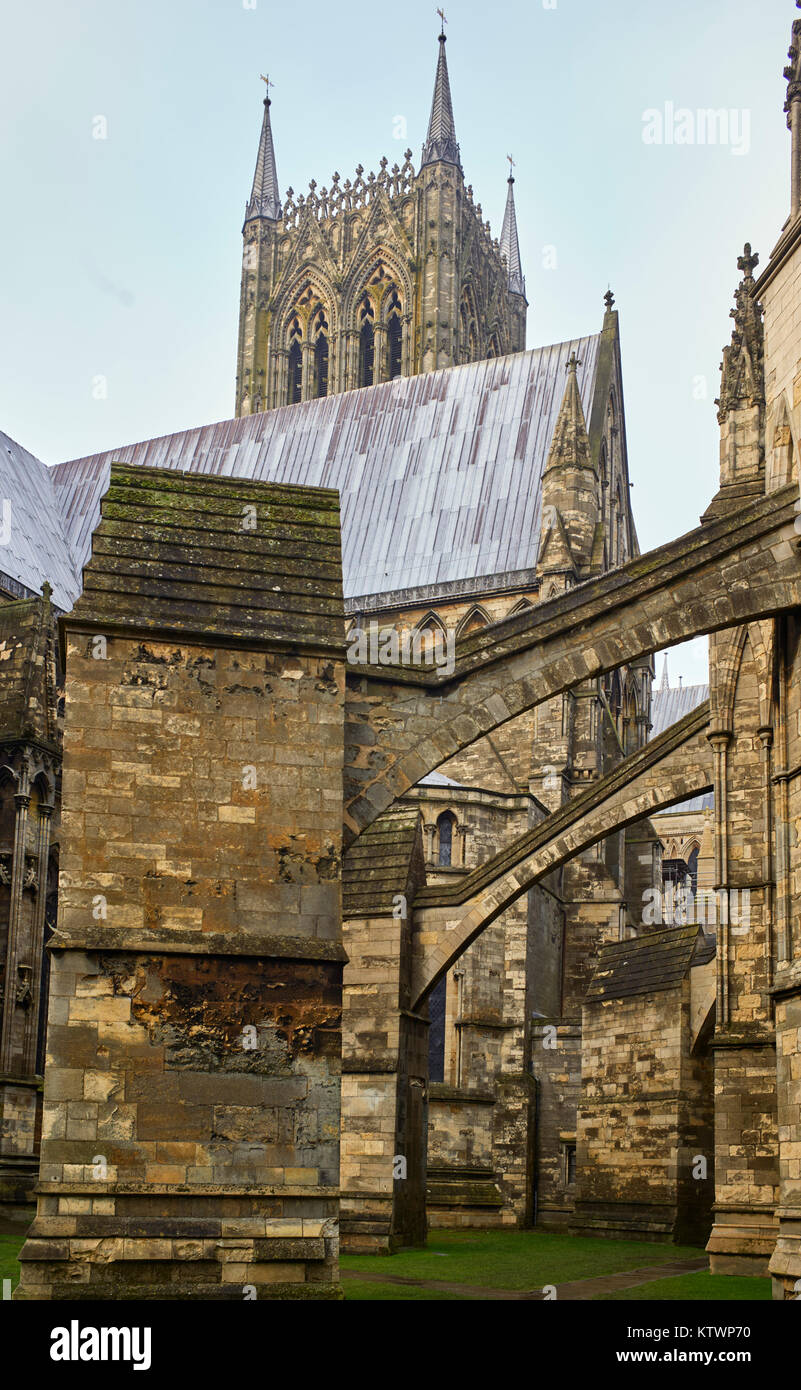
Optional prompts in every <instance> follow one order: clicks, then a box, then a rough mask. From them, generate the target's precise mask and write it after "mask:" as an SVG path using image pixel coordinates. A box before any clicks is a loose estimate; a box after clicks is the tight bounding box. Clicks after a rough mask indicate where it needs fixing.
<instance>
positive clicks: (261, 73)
mask: <svg viewBox="0 0 801 1390" xmlns="http://www.w3.org/2000/svg"><path fill="white" fill-rule="evenodd" d="M259 77H260V78H261V80H262V82H263V83H264V84H265V86H266V88H267V95H268V96H269V95H270V88H271V87H274V86H275V83H274V82H271V81H270V79H269V77H265V76H264V73H263V72H260V73H259Z"/></svg>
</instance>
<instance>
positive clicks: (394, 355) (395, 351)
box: [387, 290, 403, 381]
mask: <svg viewBox="0 0 801 1390" xmlns="http://www.w3.org/2000/svg"><path fill="white" fill-rule="evenodd" d="M402 366H403V324H402V323H401V302H400V299H399V298H398V292H397V290H393V291H392V296H391V298H390V301H389V311H388V318H387V379H388V380H389V381H394V379H395V377H396V376H400V374H401V369H402Z"/></svg>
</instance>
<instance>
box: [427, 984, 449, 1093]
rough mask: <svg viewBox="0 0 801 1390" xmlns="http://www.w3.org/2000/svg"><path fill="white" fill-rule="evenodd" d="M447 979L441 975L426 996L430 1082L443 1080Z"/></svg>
mask: <svg viewBox="0 0 801 1390" xmlns="http://www.w3.org/2000/svg"><path fill="white" fill-rule="evenodd" d="M447 995H448V977H447V975H443V977H442V979H441V980H440V981H439V983H438V984H436V985H435V986H434V988H433V989H432V991H431V993H430V994H429V996H428V1016H429V1018H430V1020H431V1026H430V1028H429V1030H428V1076H429V1080H430V1081H444V1080H445V1009H446V1003H447Z"/></svg>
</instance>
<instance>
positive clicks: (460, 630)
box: [456, 603, 492, 637]
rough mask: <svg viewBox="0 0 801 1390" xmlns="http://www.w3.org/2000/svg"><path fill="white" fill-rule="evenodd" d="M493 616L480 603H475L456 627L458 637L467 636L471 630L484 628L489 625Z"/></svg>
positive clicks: (477, 630) (475, 630) (476, 630)
mask: <svg viewBox="0 0 801 1390" xmlns="http://www.w3.org/2000/svg"><path fill="white" fill-rule="evenodd" d="M491 621H492V620H491V618H490V616H489V614H488V612H487V610H486V608H483V607H482V606H481V604H480V603H474V604H473V606H472V608H469V609H468V610H467V612H466V613H465V615H464V617H462V618H461V619H460V620H459V622H458V624H457V627H456V636H457V637H466V636H467V635H468V633H470V632H480V631H481V630H482V628H485V627H489V625H490V623H491Z"/></svg>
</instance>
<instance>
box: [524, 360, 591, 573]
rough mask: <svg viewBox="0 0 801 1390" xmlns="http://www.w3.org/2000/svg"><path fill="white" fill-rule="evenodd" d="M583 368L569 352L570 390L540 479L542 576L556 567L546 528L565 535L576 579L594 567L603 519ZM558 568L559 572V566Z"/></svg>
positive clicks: (560, 413) (560, 411)
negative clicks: (580, 370) (580, 380)
mask: <svg viewBox="0 0 801 1390" xmlns="http://www.w3.org/2000/svg"><path fill="white" fill-rule="evenodd" d="M580 366H581V363H580V362H579V360H578V358H577V357H576V354H575V352H573V353H571V356H570V361H569V362H568V363H567V386H566V387H565V394H564V398H563V400H562V404H561V406H560V409H559V415H558V417H557V421H556V427H555V429H554V432H553V439H552V440H551V447H550V451H549V453H548V462H547V463H546V465H545V472H544V473H543V476H542V515H543V523H544V525H543V536H542V546H541V550H540V559H539V562H538V563H539V564H540V566H541V568H542V570H543V572H548V571H549V570H551V569H552V568H554V567H555V566H554V556H553V554H552V553H550V552H552V546H551V543H550V541H549V540H548V537H547V535H546V534H545V530H546V527H547V531H548V532H551V533H552V534H553V535H554V536H556V535H558V534H560V533H561V532H563V533H564V535H565V537H566V538H567V542H568V545H569V549H570V554H571V556H572V560H573V566H574V569H575V572H576V575H577V576H581V573H582V571H586V570H587V568H588V567H589V566H590V565H591V564H592V560H593V550H594V542H595V533H596V527H597V525H598V523H599V520H600V499H599V486H598V473H597V468H596V465H595V464H594V463H593V458H592V450H591V448H590V439H589V435H588V433H587V424H586V421H585V418H584V410H583V407H582V404H581V396H580V394H579V388H578V377H577V369H578V368H579V367H580ZM546 542H547V544H546ZM558 568H559V569H560V570H561V568H562V565H561V562H560V563H559V565H558Z"/></svg>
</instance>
